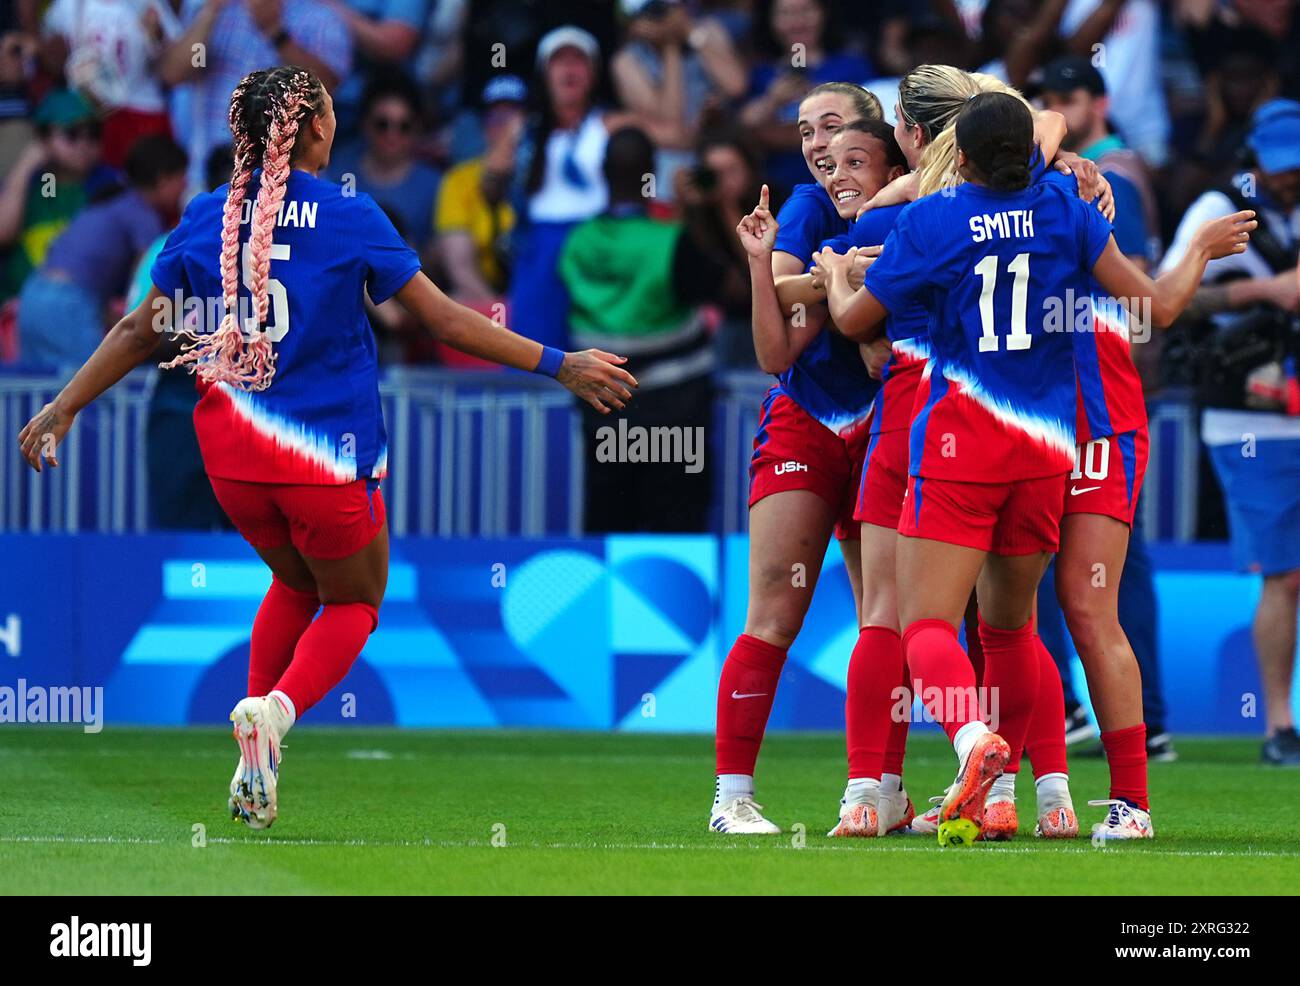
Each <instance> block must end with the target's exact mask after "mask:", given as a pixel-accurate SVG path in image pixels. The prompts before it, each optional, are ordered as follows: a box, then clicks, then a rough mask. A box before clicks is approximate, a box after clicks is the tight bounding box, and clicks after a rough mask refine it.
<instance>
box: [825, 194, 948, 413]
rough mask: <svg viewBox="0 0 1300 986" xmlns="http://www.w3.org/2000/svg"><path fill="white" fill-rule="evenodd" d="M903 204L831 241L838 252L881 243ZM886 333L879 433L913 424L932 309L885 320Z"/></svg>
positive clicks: (864, 218) (915, 308) (913, 308)
mask: <svg viewBox="0 0 1300 986" xmlns="http://www.w3.org/2000/svg"><path fill="white" fill-rule="evenodd" d="M904 208H906V207H905V206H902V205H889V206H885V207H883V208H880V209H871V210H869V211H867V212H864V213H863V214H862V215H861V216H859V217H858V218H857V220H856V221H855V222H854V223H853V224H852V225H851V226H850V227H849V231H848V232H847V233H845V234H844V235H843V236H837V237H836V238H835V239H833V240H829V241H827V242H826V243H825V244H823V245H824V246H829V247H831V248H833V249H834V250H835V252H836V253H845V252H847V251H848V250H849V249H850V248H851V247H869V246H880V245H881V244H882V243H884V242H885V240H886V239H888V238H889V234H890V233H891V232H893V230H894V226H895V224H896V223H897V222H898V219H899V217H900V216H901V215H902V214H903V209H904ZM885 335H886V337H887V338H888V339H889V342H890V348H891V353H890V357H889V362H888V363H886V364H885V370H884V373H883V374H881V388H880V396H879V397H878V398H877V399H876V408H875V412H874V413H873V414H872V417H871V433H872V434H873V435H878V434H881V433H883V432H888V431H899V430H901V429H903V428H910V427H911V426H912V405H913V403H914V402H915V400H916V387H917V384H918V383H920V381H921V372H922V370H924V369H925V361H926V360H927V359H928V358H929V355H930V341H929V340H930V312H929V310H928V309H927V308H926V307H925V305H923V304H921V302H919V301H917V302H914V303H912V304H910V305H908V306H907V307H905V308H903V309H901V310H900V311H897V312H890V313H889V318H887V319H885Z"/></svg>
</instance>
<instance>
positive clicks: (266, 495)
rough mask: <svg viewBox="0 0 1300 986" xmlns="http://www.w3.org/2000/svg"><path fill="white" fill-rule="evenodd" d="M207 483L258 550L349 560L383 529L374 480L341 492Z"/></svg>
mask: <svg viewBox="0 0 1300 986" xmlns="http://www.w3.org/2000/svg"><path fill="white" fill-rule="evenodd" d="M208 479H209V481H210V482H211V483H212V492H214V493H215V494H216V495H217V502H218V503H220V504H221V509H222V510H224V511H225V512H226V516H228V517H229V518H230V520H231V522H232V523H233V524H234V525H235V527H236V528H238V529H239V533H240V534H242V535H243V536H244V540H245V541H247V542H248V543H249V544H251V545H252V546H253V547H254V548H282V547H284V546H285V545H286V544H292V545H293V546H294V547H295V548H297V549H298V550H299V551H300V552H301V553H302V554H304V555H306V556H307V557H308V558H326V559H329V558H346V557H347V556H348V555H351V554H355V553H356V552H358V551H360V550H361V549H362V548H364V547H365V546H366V545H368V544H369V543H370V542H371V541H373V540H374V538H375V535H376V534H378V533H379V530H380V528H381V527H383V526H384V518H385V512H384V497H383V494H382V493H381V492H380V490H379V484H378V482H376V481H375V480H372V479H358V480H356V481H354V482H351V483H345V484H344V485H342V486H306V485H301V486H299V485H292V484H288V483H247V482H243V481H242V480H237V479H218V478H217V477H216V476H209V477H208Z"/></svg>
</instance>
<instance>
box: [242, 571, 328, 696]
mask: <svg viewBox="0 0 1300 986" xmlns="http://www.w3.org/2000/svg"><path fill="white" fill-rule="evenodd" d="M318 609H320V600H319V599H318V598H316V593H314V592H299V591H298V590H297V589H290V588H289V587H288V586H287V585H285V584H284V583H283V582H281V581H280V580H279V579H277V578H274V577H273V578H272V579H271V588H269V589H267V590H266V597H265V598H264V599H263V600H262V605H261V606H259V607H258V608H257V617H256V618H255V619H254V620H253V634H252V637H251V638H250V639H249V643H248V694H249V695H265V694H266V693H267V692H269V691H270V690H271V689H272V688H274V687H275V683H276V681H278V680H279V678H280V675H282V674H284V669H285V668H287V667H288V666H289V662H290V661H292V660H293V649H294V648H295V647H296V646H297V645H298V638H299V637H301V636H302V635H303V634H304V633H305V632H306V631H307V628H308V627H309V626H311V621H312V618H313V617H315V615H316V610H318Z"/></svg>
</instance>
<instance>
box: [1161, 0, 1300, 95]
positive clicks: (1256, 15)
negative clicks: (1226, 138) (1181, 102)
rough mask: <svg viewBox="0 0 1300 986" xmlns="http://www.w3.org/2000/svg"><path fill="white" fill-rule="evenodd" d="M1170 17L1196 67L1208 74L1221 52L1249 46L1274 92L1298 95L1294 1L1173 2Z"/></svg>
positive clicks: (1299, 39)
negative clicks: (1276, 85)
mask: <svg viewBox="0 0 1300 986" xmlns="http://www.w3.org/2000/svg"><path fill="white" fill-rule="evenodd" d="M1174 10H1175V16H1176V18H1177V20H1178V22H1179V26H1180V27H1181V28H1182V34H1183V36H1184V37H1185V38H1186V39H1187V44H1188V46H1189V47H1190V48H1191V52H1192V57H1193V58H1194V59H1195V60H1196V64H1197V65H1198V66H1199V67H1200V70H1201V76H1202V77H1203V78H1205V79H1206V80H1207V84H1208V80H1209V76H1210V74H1211V73H1212V72H1214V71H1215V70H1216V68H1217V67H1218V66H1219V65H1220V64H1221V62H1222V59H1223V54H1224V53H1225V52H1235V51H1240V50H1242V49H1243V48H1246V47H1254V48H1255V49H1256V50H1257V51H1261V52H1263V53H1265V54H1266V55H1267V57H1268V59H1269V63H1270V74H1274V75H1276V76H1277V77H1278V78H1279V79H1280V80H1281V91H1280V93H1279V94H1278V95H1281V96H1284V97H1286V98H1287V99H1300V17H1297V16H1296V4H1295V0H1218V2H1214V3H1209V2H1206V0H1177V2H1175V3H1174Z"/></svg>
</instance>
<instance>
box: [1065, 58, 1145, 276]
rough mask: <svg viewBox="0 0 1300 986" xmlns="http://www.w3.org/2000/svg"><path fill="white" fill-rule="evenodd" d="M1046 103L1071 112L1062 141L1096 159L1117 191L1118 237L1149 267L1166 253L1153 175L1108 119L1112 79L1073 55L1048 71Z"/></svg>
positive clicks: (1134, 257) (1129, 253) (1135, 258)
mask: <svg viewBox="0 0 1300 986" xmlns="http://www.w3.org/2000/svg"><path fill="white" fill-rule="evenodd" d="M1042 93H1043V105H1044V106H1045V107H1046V108H1047V109H1049V110H1054V111H1056V112H1057V113H1060V114H1061V115H1062V116H1064V117H1065V123H1066V126H1067V127H1068V128H1069V130H1068V132H1067V133H1066V135H1065V139H1064V140H1063V141H1062V143H1061V146H1062V147H1063V148H1065V149H1066V150H1068V151H1073V152H1074V153H1075V154H1078V155H1079V156H1080V157H1082V158H1087V159H1088V160H1090V161H1096V162H1097V167H1098V168H1100V169H1101V173H1102V174H1103V175H1105V176H1106V179H1107V180H1108V181H1109V182H1110V187H1111V192H1112V193H1113V195H1114V197H1115V219H1114V223H1113V225H1114V233H1115V243H1116V244H1117V245H1118V246H1119V248H1120V250H1122V251H1123V252H1124V253H1125V254H1126V255H1127V256H1128V257H1129V259H1130V260H1133V261H1134V262H1136V263H1137V264H1138V265H1139V266H1140V267H1141V268H1142V269H1143V270H1149V269H1150V268H1152V267H1154V266H1155V264H1156V262H1157V261H1158V260H1159V259H1160V237H1159V223H1160V218H1159V215H1158V214H1157V211H1156V197H1155V193H1154V191H1153V190H1152V188H1151V176H1150V174H1149V173H1148V172H1147V168H1146V165H1145V164H1144V163H1143V161H1142V159H1141V158H1140V157H1138V155H1137V154H1135V153H1133V152H1132V151H1131V150H1129V149H1128V148H1127V147H1126V146H1125V144H1124V139H1123V138H1122V137H1121V136H1120V135H1119V134H1117V133H1114V132H1112V131H1111V129H1110V126H1109V125H1108V124H1107V122H1106V120H1107V117H1108V115H1109V114H1110V99H1109V97H1108V96H1107V95H1106V83H1105V80H1104V79H1103V78H1102V75H1101V73H1100V72H1098V71H1097V69H1096V68H1094V67H1093V64H1092V62H1090V61H1089V60H1088V59H1086V58H1083V57H1081V56H1079V55H1067V56H1066V57H1064V58H1058V59H1057V60H1056V61H1054V62H1052V63H1051V64H1050V65H1048V66H1047V68H1046V69H1045V70H1044V72H1043V83H1042Z"/></svg>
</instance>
